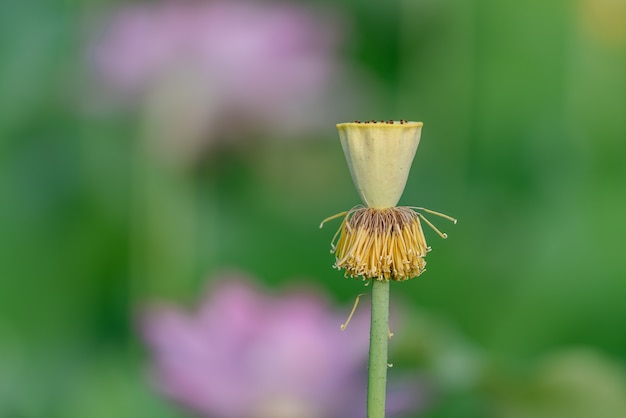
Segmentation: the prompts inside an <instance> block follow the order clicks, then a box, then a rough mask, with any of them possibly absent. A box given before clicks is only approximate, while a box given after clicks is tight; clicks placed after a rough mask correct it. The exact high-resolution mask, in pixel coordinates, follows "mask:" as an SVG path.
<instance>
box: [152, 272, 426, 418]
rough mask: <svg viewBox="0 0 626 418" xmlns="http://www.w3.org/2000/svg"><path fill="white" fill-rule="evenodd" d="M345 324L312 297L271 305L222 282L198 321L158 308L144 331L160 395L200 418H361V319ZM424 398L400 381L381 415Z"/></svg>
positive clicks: (242, 284)
mask: <svg viewBox="0 0 626 418" xmlns="http://www.w3.org/2000/svg"><path fill="white" fill-rule="evenodd" d="M344 320H345V313H343V314H341V315H337V314H335V313H334V312H332V311H330V310H329V308H328V306H327V304H326V303H325V302H324V300H323V299H322V298H321V297H320V296H319V295H316V294H311V292H307V293H290V294H283V295H280V296H279V295H275V296H271V295H268V294H263V293H260V292H259V291H258V290H256V289H255V288H254V287H252V286H251V284H250V282H248V281H245V280H242V279H241V278H240V277H222V278H221V279H220V282H219V283H218V284H217V287H216V288H214V289H213V291H212V292H210V293H209V295H208V297H207V298H206V299H205V300H204V301H203V302H202V303H201V304H200V306H199V307H198V308H197V310H196V312H194V313H186V312H184V311H182V310H180V309H179V308H176V307H170V306H161V307H155V308H153V309H151V310H149V311H148V312H147V314H146V316H145V317H144V318H143V322H142V331H143V335H144V338H145V341H146V342H147V344H148V348H149V350H150V352H151V354H152V356H153V359H154V367H153V371H154V378H155V382H156V385H157V386H158V388H159V390H160V391H161V392H162V393H163V394H164V395H166V396H167V397H169V398H171V399H172V400H174V401H175V402H177V403H179V404H180V405H181V406H183V407H185V408H187V409H189V410H190V411H192V412H194V413H197V414H199V415H201V416H206V417H212V418H351V417H355V418H356V417H359V418H361V417H363V416H364V415H365V392H366V384H367V383H366V363H367V350H368V318H367V312H363V311H361V313H360V314H358V315H356V316H355V317H354V318H353V320H352V322H351V323H350V326H349V327H348V328H347V330H346V331H345V332H341V331H340V329H339V325H340V324H341V323H342V322H343V321H344ZM392 388H393V383H392ZM423 396H424V393H423V390H422V389H421V387H420V386H419V384H418V382H416V381H411V382H405V383H404V384H403V389H401V390H394V389H390V394H389V398H388V410H389V412H390V414H394V413H396V414H397V413H399V412H407V411H415V410H416V409H417V408H418V407H421V406H422V403H423ZM390 416H391V415H390Z"/></svg>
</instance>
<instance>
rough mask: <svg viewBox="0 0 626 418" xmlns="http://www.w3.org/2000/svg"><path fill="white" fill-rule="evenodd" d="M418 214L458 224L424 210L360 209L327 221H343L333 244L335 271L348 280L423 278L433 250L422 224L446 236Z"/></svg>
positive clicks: (453, 220) (411, 208) (439, 214)
mask: <svg viewBox="0 0 626 418" xmlns="http://www.w3.org/2000/svg"><path fill="white" fill-rule="evenodd" d="M418 210H420V211H424V212H426V213H430V214H433V215H437V216H440V217H443V218H445V219H447V220H450V221H452V222H456V220H455V219H454V218H452V217H450V216H448V215H444V214H442V213H439V212H435V211H431V210H429V209H424V208H417V207H415V208H413V207H391V208H384V209H377V208H365V207H360V206H359V207H354V208H352V209H350V210H349V211H347V212H343V213H341V214H337V215H334V216H332V217H330V218H328V219H326V220H324V222H326V221H328V220H331V219H336V218H338V217H341V216H343V217H344V219H343V221H342V222H341V225H340V227H339V229H338V230H337V232H336V233H335V236H334V237H333V240H332V242H331V246H332V251H331V252H332V253H335V256H336V262H335V265H334V267H336V268H337V269H344V270H345V276H346V277H359V276H361V277H363V279H365V280H368V279H377V280H390V279H391V280H396V281H403V280H408V279H410V278H413V277H416V276H419V275H420V274H422V273H423V272H424V271H425V267H426V261H425V260H424V257H426V253H427V252H428V251H430V247H428V245H427V243H426V238H425V237H424V231H423V229H422V225H421V220H423V221H424V222H426V224H427V225H428V226H429V227H431V228H432V229H433V230H434V231H435V232H436V233H437V234H438V235H439V236H441V237H442V238H446V237H447V235H446V234H444V233H442V232H441V231H440V230H439V229H437V227H435V226H434V225H433V224H432V223H431V222H430V221H429V220H428V219H426V217H425V216H424V215H423V214H422V213H420V212H418ZM324 222H322V224H323V223H324Z"/></svg>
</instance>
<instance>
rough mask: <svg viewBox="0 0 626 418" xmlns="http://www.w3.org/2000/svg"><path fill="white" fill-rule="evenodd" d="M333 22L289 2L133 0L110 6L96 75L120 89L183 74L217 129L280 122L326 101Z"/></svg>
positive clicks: (96, 54) (148, 86)
mask: <svg viewBox="0 0 626 418" xmlns="http://www.w3.org/2000/svg"><path fill="white" fill-rule="evenodd" d="M336 23H337V22H335V21H334V19H329V18H328V16H325V17H324V18H323V17H322V16H321V15H319V14H315V13H314V12H313V11H312V10H310V9H306V8H304V7H302V6H297V5H296V4H294V3H292V4H288V3H274V2H267V1H245V0H215V1H206V2H203V1H195V2H189V1H174V0H172V1H165V2H156V3H141V4H137V5H134V6H125V7H124V8H122V9H120V10H118V11H117V12H116V13H114V14H113V15H112V16H111V18H110V20H109V21H108V22H107V23H106V24H105V28H104V31H103V33H102V35H101V37H100V39H99V41H98V42H96V43H95V45H94V46H93V51H92V56H93V60H94V64H95V67H96V71H97V72H98V73H99V74H100V76H101V79H102V80H103V81H104V82H105V83H106V84H107V85H108V86H110V87H111V88H112V89H113V90H115V91H117V92H118V93H122V94H123V95H124V96H134V95H137V94H138V93H143V92H146V91H150V90H153V89H154V88H155V86H159V85H161V84H163V83H166V84H167V83H168V82H171V80H172V79H174V80H175V83H178V84H176V86H177V87H176V89H180V85H179V83H180V78H182V79H183V80H184V82H185V83H187V84H191V87H186V88H188V90H189V91H191V92H193V95H198V96H200V97H192V98H191V99H190V100H193V101H194V103H193V104H194V105H200V106H203V107H205V109H202V110H203V113H204V115H203V117H204V118H205V119H206V118H209V119H211V120H214V121H221V122H222V124H221V125H220V126H218V127H217V129H219V130H220V132H221V131H223V130H225V128H224V125H234V126H235V127H236V125H240V126H242V125H243V126H245V125H246V124H245V122H253V123H252V125H253V126H255V128H258V126H271V127H272V128H276V129H278V128H281V127H287V128H289V127H290V125H294V124H296V125H297V124H305V125H306V124H307V123H308V124H310V123H311V122H310V121H311V120H312V119H313V120H314V119H315V118H314V117H313V118H312V117H311V115H310V114H309V115H307V113H310V111H311V110H312V109H313V108H316V109H317V110H318V111H322V110H324V108H325V107H327V106H328V105H329V104H331V101H328V97H327V96H325V94H328V93H329V89H330V87H331V84H332V83H333V79H334V77H335V76H336V73H337V69H338V65H337V59H336V56H335V52H336V46H337V43H338V38H339V33H338V25H337V24H336ZM186 91H187V90H186ZM196 111H197V110H196ZM224 120H227V121H229V122H230V121H232V120H235V121H236V122H237V123H234V124H224V123H223V121H224ZM242 122H244V123H242ZM229 127H230V129H232V128H233V126H229ZM212 129H216V127H212Z"/></svg>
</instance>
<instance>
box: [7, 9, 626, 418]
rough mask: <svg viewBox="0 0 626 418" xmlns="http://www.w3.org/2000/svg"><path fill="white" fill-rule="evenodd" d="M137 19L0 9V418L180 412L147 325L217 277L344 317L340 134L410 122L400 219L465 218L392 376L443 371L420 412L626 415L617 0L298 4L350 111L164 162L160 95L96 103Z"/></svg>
mask: <svg viewBox="0 0 626 418" xmlns="http://www.w3.org/2000/svg"><path fill="white" fill-rule="evenodd" d="M257 3H259V4H263V3H262V2H257ZM128 4H130V3H127V2H119V1H118V2H104V1H102V2H100V1H95V0H92V1H84V2H68V1H63V2H62V1H49V2H40V3H35V2H19V1H11V0H9V1H8V2H7V1H5V2H2V4H0V416H1V417H7V418H9V417H10V418H17V417H20V418H21V417H24V418H30V417H63V418H68V417H109V416H116V417H120V418H122V417H147V416H150V417H181V416H182V415H181V413H180V412H179V411H177V410H175V409H174V408H173V407H172V406H170V405H168V404H167V403H166V402H165V401H163V400H160V399H159V398H158V397H157V396H155V395H153V394H152V392H151V390H150V388H149V387H148V385H147V384H146V383H145V382H144V376H143V371H144V368H145V367H144V366H145V363H146V358H145V355H144V353H143V350H142V349H141V347H140V344H139V343H138V341H137V337H136V336H135V328H134V323H133V318H134V314H135V311H136V309H137V306H138V305H140V304H141V303H142V301H144V300H148V299H151V298H155V297H159V298H167V299H169V300H175V301H180V302H181V303H189V302H191V301H193V300H194V297H195V296H196V295H197V294H198V292H200V291H201V289H203V288H204V286H205V285H206V281H207V280H208V279H210V278H211V277H217V276H216V274H218V273H219V272H220V271H222V270H224V269H229V268H237V269H239V270H242V271H246V272H249V273H250V274H252V275H254V276H255V277H257V278H259V280H260V281H262V282H263V283H264V285H265V286H267V287H269V288H275V287H279V286H282V285H283V284H285V283H287V282H289V281H292V280H296V279H297V280H300V281H310V282H315V285H316V286H318V287H320V288H322V289H325V290H326V291H328V292H329V293H330V294H331V295H332V298H333V299H334V300H335V301H336V303H338V304H342V305H345V306H349V305H350V304H351V302H352V301H353V298H354V297H355V296H356V294H358V293H360V292H361V291H362V290H363V289H362V287H361V286H362V285H361V283H360V282H358V281H353V280H348V279H344V278H343V276H342V273H340V272H338V271H336V270H334V269H332V268H331V265H332V262H333V258H332V256H331V255H329V253H328V251H329V249H330V246H329V242H330V239H331V237H332V235H333V233H334V230H335V226H336V225H335V224H329V225H327V226H326V227H325V228H324V229H322V230H319V229H318V225H319V222H320V220H321V219H323V218H325V217H327V216H329V215H332V214H334V213H337V212H340V211H343V210H346V209H349V208H350V207H352V206H353V205H355V204H357V203H359V202H358V196H357V194H356V192H355V190H354V187H353V185H352V180H351V179H350V176H349V173H348V170H347V166H346V163H345V160H344V156H343V154H342V152H341V147H340V145H339V142H338V139H337V134H336V131H335V127H334V123H337V122H343V121H347V120H354V119H361V120H368V119H400V118H403V119H410V120H420V121H423V122H424V130H423V134H422V142H421V144H420V148H419V150H418V152H417V156H416V159H415V162H414V165H413V168H412V172H411V176H410V178H409V182H408V185H407V188H406V191H405V193H404V196H403V198H402V200H401V202H400V203H401V204H406V205H418V206H425V207H427V208H430V209H433V210H437V211H442V212H445V213H447V214H450V215H452V216H455V217H457V218H458V219H459V223H458V224H457V225H456V226H451V225H447V224H445V223H443V222H436V223H437V225H438V226H440V227H441V229H442V230H444V231H446V232H448V234H449V238H448V240H446V241H442V240H440V239H439V238H438V237H437V236H436V235H435V234H434V233H432V231H431V232H429V231H426V233H427V239H428V240H429V244H430V245H432V247H433V251H432V252H431V253H430V254H429V255H428V272H427V273H426V274H425V275H423V276H421V277H420V278H418V279H416V280H413V281H410V282H407V283H399V284H394V286H393V287H392V298H393V299H392V300H394V301H395V303H397V304H398V306H405V307H406V309H407V312H410V314H407V315H414V316H415V320H414V321H413V320H407V321H406V322H405V325H404V328H403V329H402V330H394V332H396V334H404V335H405V336H404V337H402V338H401V339H400V343H399V344H400V346H399V347H398V348H397V356H398V357H397V359H398V361H397V364H398V367H400V368H402V367H406V368H407V369H408V368H411V367H421V366H420V364H418V363H420V361H421V360H419V359H417V357H419V358H423V357H424V356H425V357H426V358H427V360H428V364H429V365H428V367H431V368H437V367H438V366H436V365H437V364H440V365H442V366H441V367H442V369H441V370H444V369H445V370H447V371H445V372H444V371H440V372H439V374H437V373H435V374H437V376H439V379H440V381H441V385H442V389H441V393H440V396H439V398H438V401H437V403H436V405H435V406H434V407H433V409H432V410H430V411H428V412H427V413H425V414H423V415H422V416H428V417H507V418H508V417H514V418H518V417H520V418H521V417H561V416H563V417H585V416H594V417H621V416H626V372H625V370H626V369H625V368H624V367H625V361H626V327H625V325H624V323H625V321H626V262H625V259H624V257H625V255H624V253H625V251H626V244H625V241H624V237H626V220H625V219H624V216H625V214H626V2H625V1H623V0H577V1H566V0H555V1H548V2H546V1H540V0H529V1H525V2H509V1H496V0H475V1H459V0H444V1H431V0H415V1H413V0H400V1H387V2H380V1H373V0H360V1H355V0H346V1H343V2H330V1H328V2H325V3H322V2H313V1H310V2H299V3H297V5H298V6H299V7H300V6H301V7H303V8H311V9H315V10H318V9H323V10H324V13H327V14H328V15H330V16H332V17H334V18H336V22H334V23H335V24H337V25H338V26H339V28H340V29H339V31H338V33H339V35H337V36H339V37H340V38H341V39H342V41H341V45H340V46H338V47H337V49H336V52H335V55H334V59H336V61H337V62H339V63H340V64H341V65H342V68H343V71H344V78H343V80H344V81H345V80H352V81H353V84H354V85H352V86H351V87H350V89H347V90H346V92H343V91H342V90H341V89H339V88H337V89H336V90H335V91H336V92H337V94H336V95H333V94H332V92H331V93H329V94H328V95H326V96H324V100H327V101H328V103H331V105H332V103H335V104H337V103H343V101H344V100H345V102H346V103H347V104H346V105H345V106H344V105H341V106H338V110H337V112H336V114H334V115H331V117H329V116H328V115H324V116H319V115H317V114H316V113H315V112H311V114H310V115H307V117H310V118H313V119H315V118H317V119H318V120H319V121H321V122H323V123H324V125H323V126H321V127H317V129H313V130H310V129H307V130H306V131H303V132H302V133H301V134H300V133H298V132H297V130H296V131H294V132H290V133H288V134H284V133H283V134H281V135H277V134H275V132H274V128H273V126H272V125H271V124H268V125H267V126H264V128H263V129H254V126H255V125H254V123H251V126H253V128H252V129H249V130H246V129H244V130H242V131H241V132H240V131H237V132H235V133H234V134H233V133H230V134H223V133H222V132H221V131H215V132H214V131H211V133H210V134H209V133H206V135H207V136H210V135H213V136H214V137H215V138H218V139H220V142H219V143H217V145H214V146H211V147H208V148H207V149H205V150H203V152H202V153H199V154H200V155H194V158H193V159H192V160H193V161H191V162H190V161H187V160H185V161H184V162H183V163H180V161H174V162H172V161H170V160H168V158H167V154H168V153H159V152H158V151H157V152H153V150H152V149H151V147H153V142H151V139H150V136H151V135H153V134H154V132H152V131H151V128H150V126H148V127H147V128H146V125H149V124H150V122H149V119H150V118H151V113H150V112H151V110H150V104H149V103H148V104H146V102H145V101H137V102H135V103H131V104H128V103H124V104H120V103H117V102H115V101H114V100H112V101H108V99H107V100H102V101H100V99H99V96H105V95H106V94H104V92H105V90H104V89H101V88H100V87H98V84H99V83H98V75H97V74H94V71H93V69H92V66H91V65H90V64H89V62H90V61H89V54H90V51H91V50H92V48H93V43H94V42H96V41H95V40H96V39H97V33H98V30H99V29H98V28H99V26H98V23H97V22H99V21H101V20H104V19H106V16H108V15H109V14H110V13H112V11H114V10H116V9H117V8H123V7H125V6H127V5H128ZM294 4H296V3H294ZM223 42H225V43H227V42H228V40H227V39H225V40H224V41H223ZM354 80H357V81H356V82H354ZM361 82H362V83H363V84H362V85H361V84H359V83H361ZM344 94H345V95H350V94H353V95H355V97H358V100H356V101H357V102H358V103H357V105H355V106H354V107H352V106H350V103H351V101H350V100H346V97H344V96H343V95H344ZM112 102H113V104H112ZM146 108H147V109H148V110H146ZM332 116H335V117H336V118H335V119H333V117H332ZM146 120H148V122H146ZM161 123H163V124H164V125H165V124H166V123H167V120H166V121H165V122H161ZM237 123H238V122H237V120H236V119H235V120H234V121H228V122H226V124H227V128H228V124H235V125H237ZM286 123H287V124H288V121H287V122H286ZM158 128H159V126H158V125H157V128H154V129H157V130H158ZM158 131H159V132H162V129H161V130H158ZM151 132H152V133H151ZM172 132H174V131H172ZM222 137H224V138H225V139H224V140H222V139H221V138H222ZM166 139H167V138H166ZM211 141H214V139H213V138H211ZM215 141H216V140H215ZM433 220H434V221H438V219H433ZM346 309H348V308H346ZM425 318H431V319H425ZM432 318H435V319H432ZM431 320H432V321H434V322H432V323H431V322H429V321H431ZM420 321H421V322H420ZM423 321H426V324H425V323H424V322H423ZM420 324H422V325H423V326H422V325H420ZM436 324H441V326H439V325H436ZM444 324H445V325H444ZM413 327H414V328H415V336H414V337H410V335H411V333H412V332H413V331H412V329H413ZM444 329H445V330H447V331H445V333H446V335H448V334H449V335H448V336H443V335H442V333H444V331H442V330H444ZM450 335H454V337H450ZM418 337H419V338H418ZM412 339H413V340H415V339H422V340H423V341H422V342H419V341H418V342H415V341H412ZM424 341H426V342H424ZM402 344H405V345H404V346H403V345H402ZM420 344H426V345H429V346H430V347H429V348H428V350H430V351H429V352H428V353H429V354H427V355H425V354H424V353H423V352H420V353H417V352H416V351H413V350H414V347H416V346H420V347H421V345H420ZM422 348H424V347H422ZM457 348H458V350H459V351H460V352H462V354H459V355H460V356H461V357H462V360H463V359H465V360H463V361H466V360H467V361H466V362H469V363H471V368H473V369H472V370H474V369H476V370H478V371H474V372H471V373H467V376H466V377H467V378H463V376H465V375H464V373H465V372H463V370H461V369H458V370H457V369H455V366H454V365H455V363H454V359H452V360H450V359H449V357H450V356H452V357H454V356H455V354H454V353H452V352H453V351H454V350H456V349H457ZM418 354H419V355H418ZM452 357H450V358H452ZM454 358H456V357H454ZM418 360H419V361H418ZM463 364H465V363H463ZM422 366H423V364H422ZM424 367H426V366H424ZM446 373H447V374H446ZM448 375H451V376H452V377H451V378H449V379H448V378H445V376H448ZM455 376H456V377H457V378H458V379H455V378H454V377H455ZM457 380H458V381H457ZM459 381H460V383H459Z"/></svg>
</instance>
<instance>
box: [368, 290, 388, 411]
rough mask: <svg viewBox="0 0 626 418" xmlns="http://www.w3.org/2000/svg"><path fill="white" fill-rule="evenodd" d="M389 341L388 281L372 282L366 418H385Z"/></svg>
mask: <svg viewBox="0 0 626 418" xmlns="http://www.w3.org/2000/svg"><path fill="white" fill-rule="evenodd" d="M388 340H389V280H376V279H374V280H372V320H371V324H370V358H369V367H368V384H367V418H384V417H385V397H386V394H387V343H388Z"/></svg>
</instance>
